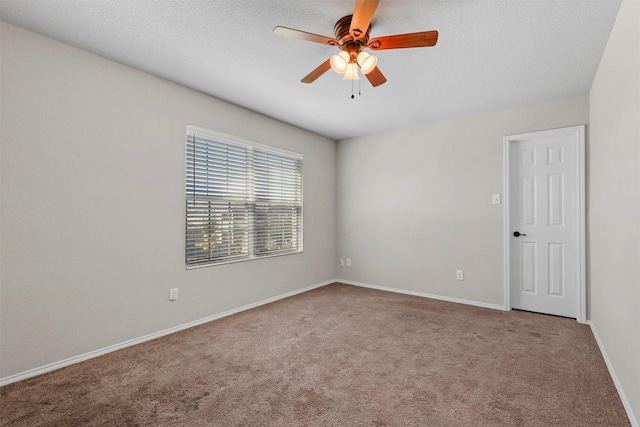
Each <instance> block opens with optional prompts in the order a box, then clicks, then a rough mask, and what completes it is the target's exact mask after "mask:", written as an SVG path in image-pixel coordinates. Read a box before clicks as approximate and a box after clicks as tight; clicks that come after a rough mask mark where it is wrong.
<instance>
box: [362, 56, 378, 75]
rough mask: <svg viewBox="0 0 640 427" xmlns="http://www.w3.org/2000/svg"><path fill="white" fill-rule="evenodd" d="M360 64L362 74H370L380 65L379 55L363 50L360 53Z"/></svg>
mask: <svg viewBox="0 0 640 427" xmlns="http://www.w3.org/2000/svg"><path fill="white" fill-rule="evenodd" d="M358 65H360V70H362V74H369V73H370V72H371V71H373V69H374V68H376V65H378V57H377V56H375V55H369V54H368V53H367V52H365V51H362V52H360V53H359V54H358Z"/></svg>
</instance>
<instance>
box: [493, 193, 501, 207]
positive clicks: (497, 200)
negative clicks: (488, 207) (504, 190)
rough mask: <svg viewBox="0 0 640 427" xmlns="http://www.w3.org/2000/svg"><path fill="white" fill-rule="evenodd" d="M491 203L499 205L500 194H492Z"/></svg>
mask: <svg viewBox="0 0 640 427" xmlns="http://www.w3.org/2000/svg"><path fill="white" fill-rule="evenodd" d="M491 203H493V204H494V205H499V204H500V194H494V195H493V198H492V199H491Z"/></svg>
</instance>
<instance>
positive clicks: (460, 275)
mask: <svg viewBox="0 0 640 427" xmlns="http://www.w3.org/2000/svg"><path fill="white" fill-rule="evenodd" d="M456 280H464V270H456Z"/></svg>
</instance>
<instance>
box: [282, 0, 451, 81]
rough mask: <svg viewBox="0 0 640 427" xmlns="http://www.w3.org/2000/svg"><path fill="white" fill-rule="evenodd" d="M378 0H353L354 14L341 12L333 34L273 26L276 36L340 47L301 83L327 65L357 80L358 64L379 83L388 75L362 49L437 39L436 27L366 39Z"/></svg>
mask: <svg viewBox="0 0 640 427" xmlns="http://www.w3.org/2000/svg"><path fill="white" fill-rule="evenodd" d="M379 2H380V0H356V5H355V8H354V10H353V15H347V16H344V17H342V18H340V19H339V20H338V21H337V22H336V24H335V26H334V32H335V35H336V37H335V38H331V37H326V36H320V35H317V34H313V33H308V32H306V31H301V30H296V29H293V28H287V27H276V28H274V30H273V32H274V33H275V34H277V35H279V36H284V37H290V38H294V39H298V40H306V41H310V42H314V43H321V44H326V45H329V46H336V47H338V48H339V49H340V53H338V54H336V55H332V56H331V58H329V59H327V60H326V61H325V62H323V63H322V64H320V66H319V67H317V68H316V69H315V70H313V71H312V72H310V73H309V74H308V75H306V76H305V77H304V78H303V79H302V80H301V81H302V83H313V82H314V81H315V80H316V79H317V78H318V77H320V76H321V75H323V74H324V73H325V72H327V71H328V70H329V69H330V68H331V69H333V70H334V71H335V72H337V73H339V74H343V78H342V79H343V80H358V79H360V77H359V76H358V68H360V71H361V72H362V74H364V75H365V77H366V78H367V80H369V82H371V84H372V85H373V86H374V87H375V86H380V85H381V84H383V83H385V82H386V81H387V79H386V78H385V76H384V75H383V74H382V72H381V71H380V69H379V68H378V67H377V63H378V58H377V57H376V56H375V55H370V54H369V53H367V52H365V51H364V49H365V48H367V49H371V50H374V51H376V50H384V49H403V48H408V47H429V46H435V44H436V43H437V41H438V32H437V31H422V32H418V33H407V34H396V35H393V36H384V37H376V38H373V39H371V40H369V32H370V31H371V19H372V18H373V14H374V13H375V11H376V8H377V7H378V3H379Z"/></svg>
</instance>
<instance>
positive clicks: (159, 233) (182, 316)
mask: <svg viewBox="0 0 640 427" xmlns="http://www.w3.org/2000/svg"><path fill="white" fill-rule="evenodd" d="M1 25H2V26H1V34H0V35H1V40H2V43H1V52H0V55H1V58H2V61H1V64H0V67H1V68H0V72H1V74H0V81H1V85H2V86H1V100H2V101H1V105H0V107H1V109H2V114H1V115H0V117H1V121H0V128H1V141H2V145H1V152H0V153H1V175H0V179H1V181H0V182H1V185H2V187H1V189H2V205H1V211H0V213H1V226H2V229H1V240H0V244H1V255H0V256H1V258H0V265H1V272H0V280H1V282H0V283H1V285H2V287H1V299H0V304H1V306H0V315H1V317H0V323H1V324H2V328H1V329H0V377H2V378H5V377H8V376H10V375H13V374H16V373H20V372H24V371H26V370H29V369H32V368H37V367H41V366H43V365H46V364H48V363H54V362H58V361H61V360H64V359H66V358H70V357H73V356H78V355H81V354H83V353H86V352H89V351H94V350H97V349H101V348H104V347H106V346H109V345H114V344H118V343H122V342H124V341H127V340H130V339H135V338H138V337H142V336H144V335H147V334H151V333H155V332H158V331H162V330H164V329H167V328H171V327H175V326H178V325H181V324H184V323H186V322H190V321H194V320H197V319H201V318H205V317H207V316H211V315H214V314H216V313H221V312H224V311H226V310H229V309H234V308H237V307H241V306H243V305H246V304H250V303H254V302H257V301H261V300H264V299H266V298H269V297H274V296H277V295H281V294H284V293H287V292H290V291H294V290H296V289H299V288H302V287H306V286H310V285H314V284H318V283H322V282H324V281H328V280H332V279H333V278H334V277H335V262H334V260H335V237H334V236H335V164H336V144H335V142H333V141H331V140H328V139H325V138H322V137H319V136H317V135H314V134H311V133H309V132H306V131H302V130H300V129H297V128H294V127H292V126H289V125H286V124H283V123H280V122H277V121H275V120H272V119H269V118H266V117H264V116H261V115H258V114H255V113H252V112H249V111H247V110H244V109H241V108H239V107H235V106H233V105H230V104H227V103H225V102H222V101H219V100H216V99H213V98H211V97H208V96H205V95H202V94H199V93H197V92H195V91H192V90H189V89H186V88H184V87H181V86H178V85H176V84H173V83H170V82H167V81H165V80H162V79H159V78H156V77H153V76H150V75H148V74H145V73H142V72H140V71H137V70H134V69H131V68H128V67H125V66H122V65H119V64H117V63H114V62H111V61H108V60H106V59H104V58H101V57H98V56H96V55H92V54H89V53H87V52H84V51H81V50H78V49H75V48H72V47H70V46H67V45H64V44H61V43H57V42H55V41H53V40H50V39H47V38H44V37H41V36H39V35H36V34H34V33H31V32H27V31H24V30H22V29H19V28H17V27H14V26H11V25H8V24H5V23H2V24H1ZM187 124H193V125H197V126H201V127H205V128H208V129H211V130H215V131H218V132H223V133H228V134H233V135H236V136H238V137H241V138H244V139H249V140H253V141H257V142H261V143H265V144H271V145H275V146H278V147H282V148H286V149H289V150H293V151H297V152H301V153H303V155H304V177H303V178H304V198H305V200H304V202H305V204H304V253H302V254H295V255H288V256H282V257H276V258H270V259H264V260H258V261H250V262H243V263H236V264H229V265H224V266H217V267H212V268H202V269H197V270H190V271H186V270H185V265H184V222H185V219H184V218H185V212H184V210H185V208H184V206H185V202H184V200H185V196H184V187H185V184H184V180H185V178H184V175H185V132H186V126H187ZM172 287H178V288H179V289H180V298H179V300H178V301H176V302H169V288H172Z"/></svg>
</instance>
